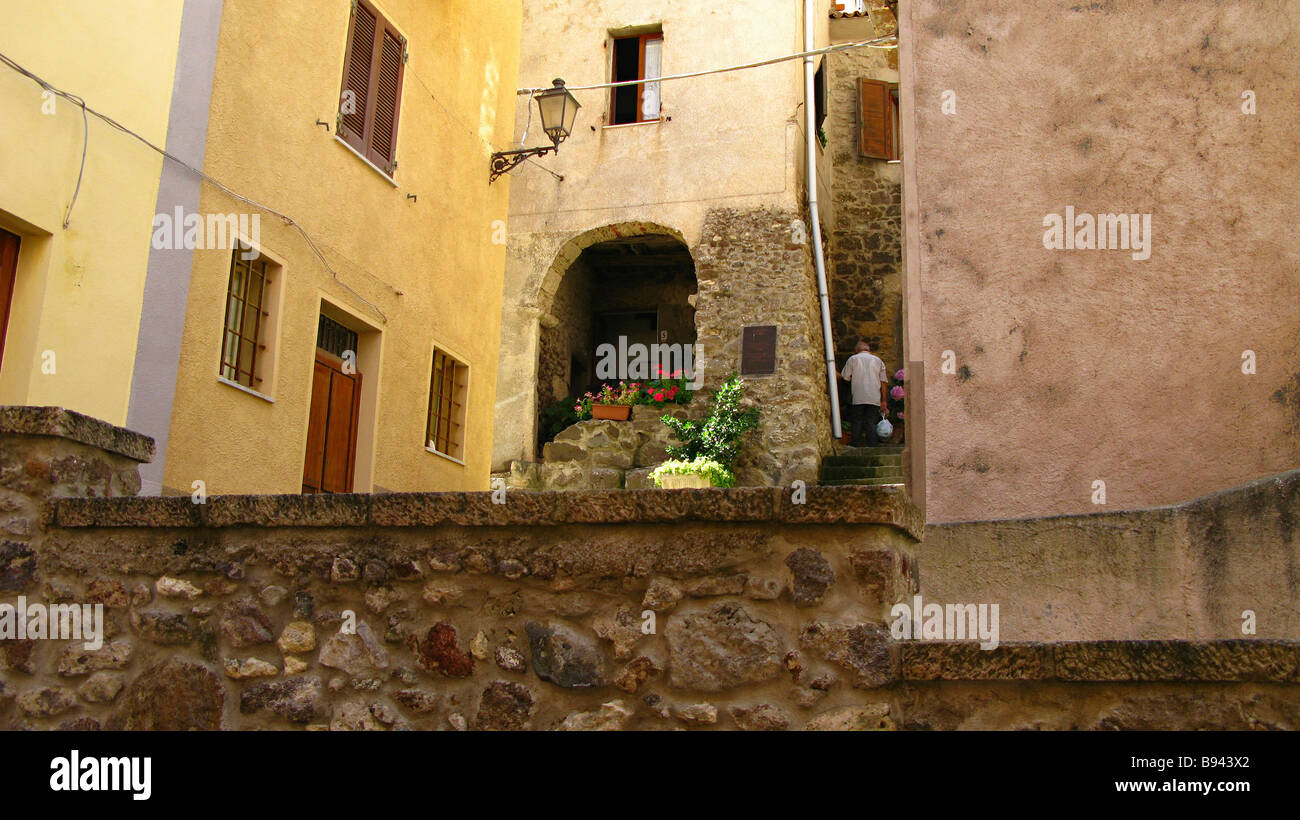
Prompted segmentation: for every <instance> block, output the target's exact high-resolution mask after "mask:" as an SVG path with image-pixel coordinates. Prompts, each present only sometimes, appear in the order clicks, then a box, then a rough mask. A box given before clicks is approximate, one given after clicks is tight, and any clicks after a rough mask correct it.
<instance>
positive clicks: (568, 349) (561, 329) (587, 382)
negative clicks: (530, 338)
mask: <svg viewBox="0 0 1300 820" xmlns="http://www.w3.org/2000/svg"><path fill="white" fill-rule="evenodd" d="M697 291H698V280H697V278H696V271H695V259H694V255H693V254H692V253H691V250H690V247H689V246H688V245H687V242H686V239H685V237H684V236H683V235H682V232H680V231H677V230H674V229H672V228H669V227H667V226H664V225H660V224H657V223H653V222H623V223H614V224H610V225H604V226H601V227H599V228H594V229H591V230H588V231H584V232H583V233H581V234H579V235H578V236H576V237H572V238H570V239H569V240H568V241H566V242H565V243H564V244H563V245H562V246H561V247H560V249H559V250H558V251H557V252H556V255H555V257H554V258H553V259H552V261H551V263H550V265H549V266H547V268H546V269H545V270H544V271H539V284H538V286H537V290H536V291H535V292H536V294H537V296H536V302H537V305H536V310H537V323H538V330H537V337H536V338H537V344H536V357H537V360H536V365H535V368H534V370H533V373H534V384H535V386H534V390H535V396H534V397H533V401H532V405H533V410H534V413H535V414H536V422H535V430H536V438H535V440H534V447H536V446H540V445H541V444H542V443H543V442H544V441H547V440H549V439H550V437H551V436H552V435H554V433H555V432H556V431H557V429H558V427H557V425H563V424H564V423H565V418H564V417H563V414H564V413H566V412H567V408H568V407H569V406H570V405H571V401H572V398H573V397H575V396H580V395H582V394H583V392H584V391H586V390H594V389H596V388H597V386H598V383H601V382H607V381H610V378H609V376H608V375H602V374H601V373H600V369H599V367H598V361H599V357H598V356H596V355H595V354H594V351H596V350H599V349H601V348H602V346H604V345H606V344H609V345H616V346H617V347H618V349H619V350H624V349H625V348H624V342H625V341H626V343H627V345H628V346H630V349H633V350H635V349H636V348H637V346H639V345H644V346H646V348H647V349H649V348H651V347H652V346H654V345H656V344H660V343H664V344H667V345H669V346H671V345H677V346H678V348H677V349H678V350H680V349H681V347H680V346H681V345H693V344H694V343H695V340H696V323H695V307H694V302H695V294H696V292H697ZM530 364H531V363H530ZM548 417H549V418H548Z"/></svg>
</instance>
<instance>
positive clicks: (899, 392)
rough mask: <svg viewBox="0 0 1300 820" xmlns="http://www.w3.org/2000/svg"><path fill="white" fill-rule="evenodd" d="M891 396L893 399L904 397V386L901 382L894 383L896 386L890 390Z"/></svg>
mask: <svg viewBox="0 0 1300 820" xmlns="http://www.w3.org/2000/svg"><path fill="white" fill-rule="evenodd" d="M889 397H890V398H891V399H901V398H903V386H902V385H901V384H896V385H894V387H893V388H892V389H891V390H890V391H889Z"/></svg>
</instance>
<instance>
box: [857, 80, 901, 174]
mask: <svg viewBox="0 0 1300 820" xmlns="http://www.w3.org/2000/svg"><path fill="white" fill-rule="evenodd" d="M891 104H892V103H891V100H890V98H889V83H885V82H881V81H880V80H868V79H866V78H861V79H859V80H858V123H859V125H860V129H861V130H860V131H859V138H858V151H859V152H861V153H862V155H863V156H867V157H875V158H876V159H894V125H893V118H892V115H891V113H890V107H891Z"/></svg>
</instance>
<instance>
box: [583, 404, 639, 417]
mask: <svg viewBox="0 0 1300 820" xmlns="http://www.w3.org/2000/svg"><path fill="white" fill-rule="evenodd" d="M631 415H632V405H630V404H593V405H591V417H592V418H593V419H611V420H613V421H627V420H628V417H630V416H631Z"/></svg>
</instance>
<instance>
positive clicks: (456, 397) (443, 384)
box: [424, 350, 469, 462]
mask: <svg viewBox="0 0 1300 820" xmlns="http://www.w3.org/2000/svg"><path fill="white" fill-rule="evenodd" d="M468 392H469V368H468V367H467V366H465V365H464V364H461V363H460V362H458V361H456V360H455V359H453V358H452V357H451V356H449V355H447V354H446V353H444V352H443V351H441V350H434V351H433V373H432V374H431V376H430V378H429V417H428V422H427V423H426V425H425V431H424V439H425V444H426V446H427V447H428V449H430V450H433V451H434V452H436V453H440V454H442V455H444V456H449V457H451V458H454V459H456V460H457V461H462V462H463V461H464V459H465V398H466V396H467V395H468Z"/></svg>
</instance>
